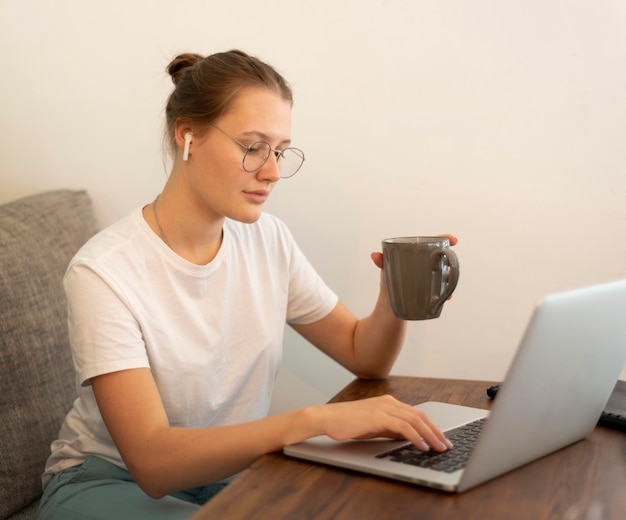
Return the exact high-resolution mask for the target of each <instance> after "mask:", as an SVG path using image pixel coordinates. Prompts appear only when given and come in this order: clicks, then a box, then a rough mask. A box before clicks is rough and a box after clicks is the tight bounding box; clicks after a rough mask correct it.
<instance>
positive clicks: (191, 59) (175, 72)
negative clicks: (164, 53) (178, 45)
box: [167, 52, 204, 85]
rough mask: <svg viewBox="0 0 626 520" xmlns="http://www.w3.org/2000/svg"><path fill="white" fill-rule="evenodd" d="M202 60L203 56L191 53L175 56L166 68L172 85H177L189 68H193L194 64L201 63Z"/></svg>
mask: <svg viewBox="0 0 626 520" xmlns="http://www.w3.org/2000/svg"><path fill="white" fill-rule="evenodd" d="M203 59H204V56H201V55H200V54H195V53H191V52H187V53H183V54H179V55H178V56H176V57H175V58H174V59H173V60H172V61H171V62H170V64H169V65H168V66H167V73H168V74H169V75H170V76H171V77H172V81H173V82H174V85H178V82H179V81H180V80H181V78H182V77H183V74H184V73H185V71H186V70H187V69H188V68H189V67H193V66H194V65H195V64H196V63H198V62H199V61H202V60H203Z"/></svg>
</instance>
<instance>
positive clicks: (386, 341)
mask: <svg viewBox="0 0 626 520" xmlns="http://www.w3.org/2000/svg"><path fill="white" fill-rule="evenodd" d="M405 336H406V322H405V321H403V320H399V319H398V318H396V317H395V316H394V314H393V311H392V310H391V305H390V303H389V296H388V294H387V289H386V287H385V286H384V285H383V284H381V290H380V294H379V296H378V300H377V301H376V305H375V307H374V310H373V311H372V313H371V314H370V315H369V316H367V317H366V318H363V319H361V320H359V321H358V322H357V324H356V328H355V332H354V359H355V363H356V365H355V367H354V370H353V371H354V373H355V374H356V375H357V376H359V377H363V378H376V377H385V376H387V375H388V374H389V372H390V371H391V369H392V367H393V364H394V362H395V361H396V359H397V357H398V354H399V353H400V350H401V348H402V345H403V343H404V338H405Z"/></svg>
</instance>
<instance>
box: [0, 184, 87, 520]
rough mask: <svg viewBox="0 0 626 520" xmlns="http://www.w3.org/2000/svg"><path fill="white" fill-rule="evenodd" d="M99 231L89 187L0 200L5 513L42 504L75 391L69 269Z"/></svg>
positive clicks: (0, 423)
mask: <svg viewBox="0 0 626 520" xmlns="http://www.w3.org/2000/svg"><path fill="white" fill-rule="evenodd" d="M96 231H97V223H96V219H95V217H94V214H93V210H92V206H91V201H90V199H89V196H88V195H87V193H85V192H84V191H52V192H46V193H41V194H39V195H34V196H32V197H27V198H23V199H20V200H17V201H14V202H10V203H7V204H4V205H1V206H0V447H1V448H2V449H1V451H0V520H3V519H6V518H11V519H21V520H24V519H31V518H35V515H36V512H37V507H38V503H39V497H40V495H41V474H42V471H43V467H44V464H45V461H46V458H47V457H48V454H49V451H50V443H51V442H52V441H53V440H54V439H55V437H56V435H57V433H58V431H59V427H60V425H61V422H62V420H63V417H64V416H65V414H66V413H67V411H68V410H69V407H70V405H71V403H72V401H73V399H74V396H75V390H74V370H73V366H72V358H71V353H70V347H69V340H68V332H67V307H66V302H65V294H64V292H63V285H62V279H63V273H64V272H65V268H66V267H67V264H68V263H69V261H70V259H71V258H72V256H73V255H74V253H76V251H77V250H78V249H79V248H80V246H81V245H82V244H84V243H85V242H86V241H87V240H88V239H89V238H90V237H91V236H92V235H93V234H94V233H95V232H96Z"/></svg>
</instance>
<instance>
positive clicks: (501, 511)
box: [193, 377, 626, 520]
mask: <svg viewBox="0 0 626 520" xmlns="http://www.w3.org/2000/svg"><path fill="white" fill-rule="evenodd" d="M490 384H492V383H491V382H485V381H462V380H451V379H428V378H414V377H390V378H388V379H385V380H375V381H363V380H355V381H353V382H352V383H350V384H349V385H348V386H347V387H346V388H344V389H343V390H342V391H341V392H340V393H339V394H337V396H335V397H334V398H333V399H332V401H350V400H355V399H362V398H365V397H370V396H375V395H381V394H386V393H389V394H392V395H394V396H396V397H397V398H398V399H400V400H402V401H405V402H408V403H411V404H417V403H420V402H423V401H428V400H432V401H444V402H449V403H455V404H463V405H467V406H474V407H477V408H489V407H490V400H489V399H488V398H487V396H486V394H485V390H486V388H487V387H488V386H489V385H490ZM332 401H331V402H332ZM546 426H547V427H550V425H546ZM553 426H554V425H553ZM265 518H268V519H276V520H278V519H280V520H282V519H297V520H304V519H312V518H315V519H333V520H341V519H350V520H352V519H360V520H363V519H369V518H372V519H376V520H385V519H393V518H410V519H414V518H415V519H417V518H462V519H473V518H477V519H478V518H479V519H481V520H493V519H500V518H506V519H517V518H520V519H522V518H523V519H531V520H537V519H544V518H550V519H551V518H554V519H557V518H558V519H565V520H570V519H571V520H575V519H585V520H587V519H588V520H595V519H626V434H625V433H624V432H620V431H617V430H611V429H608V428H604V427H601V426H598V427H597V428H596V429H595V430H594V432H593V434H592V435H591V437H590V438H589V439H586V440H584V441H581V442H578V443H576V444H574V445H573V446H570V447H568V448H565V449H563V450H560V451H558V452H556V453H553V454H551V455H548V456H546V457H544V458H542V459H540V460H538V461H535V462H533V463H531V464H528V465H526V466H524V467H522V468H519V469H517V470H515V471H512V472H510V473H508V474H506V475H503V476H501V477H499V478H497V479H495V480H492V481H490V482H487V483H485V484H482V485H481V486H478V487H476V488H474V489H471V490H469V491H467V492H466V493H462V494H460V495H454V494H453V495H451V494H447V493H444V492H440V491H435V490H430V489H426V488H420V487H416V486H412V485H410V484H404V483H400V482H394V481H390V480H386V479H383V478H378V477H370V476H366V475H361V474H357V473H355V472H351V471H346V470H341V469H335V468H330V467H326V466H322V465H318V464H313V463H308V462H304V461H299V460H294V459H290V458H288V457H286V456H284V455H282V454H280V453H273V454H270V455H265V456H264V457H261V458H260V459H259V460H257V461H256V462H255V463H254V464H252V466H250V468H249V469H247V470H246V471H245V472H244V473H243V474H242V475H241V476H240V477H238V478H237V479H236V480H235V481H234V482H233V483H231V484H230V485H229V486H228V487H226V488H225V489H224V490H223V491H222V492H220V493H219V494H218V495H217V496H216V497H215V498H213V499H212V500H211V501H210V502H209V503H207V504H206V505H205V506H204V507H203V508H202V509H201V510H200V511H199V512H198V513H197V514H196V515H194V516H193V520H202V519H206V520H208V519H228V520H233V519H246V520H250V519H265Z"/></svg>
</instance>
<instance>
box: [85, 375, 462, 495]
mask: <svg viewBox="0 0 626 520" xmlns="http://www.w3.org/2000/svg"><path fill="white" fill-rule="evenodd" d="M91 383H92V387H93V391H94V394H95V396H96V400H97V402H98V407H99V409H100V413H101V414H102V417H103V419H104V422H105V424H106V426H107V428H108V430H109V432H110V434H111V436H112V438H113V440H114V442H115V444H116V446H117V448H118V450H119V452H120V454H121V456H122V458H123V460H124V462H125V464H126V465H127V467H128V470H129V471H130V473H131V474H132V475H133V477H134V478H135V480H136V481H137V483H138V484H139V486H140V487H141V488H142V489H143V490H144V492H145V493H146V494H148V495H149V496H151V497H153V498H159V497H162V496H165V495H166V494H169V493H172V492H174V491H178V490H181V489H187V488H192V487H196V486H200V485H204V484H207V483H208V482H214V481H216V480H220V479H222V478H225V477H227V476H230V475H232V474H235V473H237V472H239V471H241V470H243V469H245V468H246V467H247V466H249V465H250V464H251V463H252V462H253V461H254V460H256V459H257V458H258V457H259V456H261V455H263V454H265V453H269V452H272V451H277V450H280V449H281V448H282V447H283V446H285V445H288V444H294V443H297V442H300V441H303V440H305V439H308V438H310V437H313V436H315V435H320V434H327V435H329V436H330V437H332V438H333V439H336V440H347V439H352V438H371V437H378V436H388V437H391V438H406V439H408V440H409V441H411V442H413V443H414V444H416V445H417V446H418V447H421V448H422V449H427V446H426V444H425V443H424V440H425V441H426V442H427V443H428V444H429V445H430V446H432V447H433V448H434V449H436V450H437V451H443V450H445V449H446V448H447V447H449V446H450V445H449V444H446V439H445V437H444V436H443V434H441V432H439V430H438V429H437V428H436V427H435V426H434V425H433V424H432V423H431V422H430V421H429V419H428V418H427V417H426V416H425V415H424V414H423V413H421V412H418V411H417V410H415V409H414V408H413V407H412V406H409V405H407V404H404V403H401V402H399V401H397V400H396V399H394V398H392V397H390V396H382V397H375V398H372V399H365V400H362V401H355V402H347V403H336V404H329V405H319V406H311V407H307V408H302V409H300V410H294V411H290V412H287V413H283V414H279V415H275V416H272V417H268V418H265V419H260V420H257V421H252V422H248V423H243V424H237V425H232V426H218V427H207V428H176V427H171V426H170V425H169V424H168V420H167V417H166V414H165V411H164V409H163V405H162V403H161V399H160V396H159V393H158V390H157V388H156V384H155V382H154V379H153V378H152V373H151V371H150V370H149V369H147V368H138V369H132V370H124V371H119V372H112V373H109V374H105V375H101V376H97V377H94V378H93V379H92V380H91Z"/></svg>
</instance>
